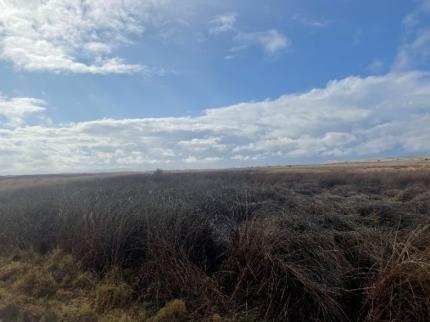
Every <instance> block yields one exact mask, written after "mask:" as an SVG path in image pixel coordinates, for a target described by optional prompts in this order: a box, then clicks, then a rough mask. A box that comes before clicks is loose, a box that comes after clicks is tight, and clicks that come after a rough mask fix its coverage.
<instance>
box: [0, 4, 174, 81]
mask: <svg viewBox="0 0 430 322" xmlns="http://www.w3.org/2000/svg"><path fill="white" fill-rule="evenodd" d="M165 2H166V1H153V0H90V1H82V0H31V1H30V0H3V1H0V58H1V59H2V60H5V61H9V62H11V63H13V64H14V65H15V66H16V67H18V68H21V69H24V70H28V71H51V72H72V73H91V74H110V73H135V72H139V71H142V70H144V71H147V70H148V68H147V67H145V66H143V65H140V64H129V63H126V62H124V61H123V59H121V58H120V57H115V56H113V55H112V52H113V51H114V50H115V49H116V48H117V47H119V46H123V45H127V44H129V43H130V39H131V38H130V37H132V36H133V35H139V34H141V33H142V32H143V31H144V25H145V22H146V21H148V20H149V17H150V15H151V12H152V11H151V10H153V9H155V8H157V7H160V6H162V5H164V3H165Z"/></svg>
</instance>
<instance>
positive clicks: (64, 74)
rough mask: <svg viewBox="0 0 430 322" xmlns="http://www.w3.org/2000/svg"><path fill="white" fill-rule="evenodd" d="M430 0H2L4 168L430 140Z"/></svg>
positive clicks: (342, 153) (383, 151) (247, 156)
mask: <svg viewBox="0 0 430 322" xmlns="http://www.w3.org/2000/svg"><path fill="white" fill-rule="evenodd" d="M429 17H430V1H428V0H399V1H392V0H376V1H370V0H365V1H363V0H360V1H359V0H332V1H324V0H312V1H311V0H307V1H303V0H302V1H299V0H283V1H281V0H278V1H276V0H271V1H258V2H257V1H254V2H252V3H250V1H244V0H237V1H234V0H232V1H212V0H206V1H204V0H194V1H192V0H184V1H180V2H178V1H173V0H123V1H119V0H104V1H102V0H86V1H81V0H68V1H66V0H46V1H41V0H31V1H28V0H27V1H24V0H2V1H0V143H1V146H0V166H1V169H3V170H2V171H1V172H2V173H4V174H12V173H18V174H19V173H39V172H74V171H95V170H113V169H115V170H117V169H124V170H126V169H127V170H128V169H129V170H149V169H154V168H157V167H160V168H166V169H175V168H215V167H232V166H249V165H271V164H290V163H309V162H327V161H333V160H353V159H364V158H373V157H384V156H386V157H388V156H412V155H423V154H428V153H429V152H430V143H429V142H430V129H429V128H430V76H429V74H428V72H429V67H430V64H429V62H430V19H429Z"/></svg>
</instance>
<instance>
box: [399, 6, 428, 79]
mask: <svg viewBox="0 0 430 322" xmlns="http://www.w3.org/2000/svg"><path fill="white" fill-rule="evenodd" d="M418 3H419V5H418V6H417V8H416V9H415V10H414V11H412V12H411V13H410V14H408V15H407V16H406V17H405V18H404V19H403V29H404V30H403V42H402V44H401V46H400V47H399V49H398V51H397V56H396V59H395V61H394V64H393V66H392V68H393V70H396V71H405V70H410V69H420V68H423V67H428V66H429V65H428V64H429V61H430V27H429V26H428V19H429V17H430V1H429V0H420V1H418Z"/></svg>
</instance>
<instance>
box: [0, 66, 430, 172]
mask: <svg viewBox="0 0 430 322" xmlns="http://www.w3.org/2000/svg"><path fill="white" fill-rule="evenodd" d="M1 102H2V103H0V107H1V109H0V111H2V112H0V113H1V115H2V116H3V117H6V119H7V120H9V121H6V122H9V125H8V126H3V125H2V126H0V169H2V170H1V171H2V173H3V174H5V173H28V172H58V171H91V170H96V169H97V170H109V169H155V168H158V167H159V168H165V169H167V168H189V167H191V168H194V167H197V168H198V167H208V166H210V167H218V166H239V165H253V164H256V163H257V162H258V164H261V165H264V164H282V163H284V164H288V163H292V162H304V161H326V160H333V159H357V158H365V157H374V156H381V155H390V154H393V155H394V154H395V155H408V154H424V153H430V126H429V124H430V74H429V73H420V72H408V73H390V74H387V75H383V76H372V77H367V78H361V77H348V78H345V79H342V80H338V81H332V82H329V83H328V84H327V86H325V87H324V88H319V89H313V90H311V91H308V92H305V93H300V94H290V95H285V96H282V97H279V98H278V99H275V100H265V101H260V102H245V103H240V104H236V105H233V106H228V107H221V108H213V109H208V110H206V111H205V112H204V113H203V115H201V116H196V117H171V118H143V119H123V120H113V119H101V120H94V121H90V122H78V123H70V124H62V125H51V126H46V125H43V124H41V125H38V126H36V125H30V124H29V123H27V122H25V119H26V118H27V117H28V116H29V114H30V113H39V114H40V113H42V114H47V112H48V111H45V112H43V111H44V109H45V105H44V103H43V101H39V100H35V99H29V98H9V99H7V98H2V99H1ZM5 111H7V112H5ZM30 116H31V115H30ZM11 124H14V125H13V126H11Z"/></svg>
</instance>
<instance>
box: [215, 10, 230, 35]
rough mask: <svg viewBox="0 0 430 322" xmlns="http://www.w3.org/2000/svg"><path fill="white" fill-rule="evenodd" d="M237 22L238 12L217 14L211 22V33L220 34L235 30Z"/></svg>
mask: <svg viewBox="0 0 430 322" xmlns="http://www.w3.org/2000/svg"><path fill="white" fill-rule="evenodd" d="M235 23H236V14H234V13H226V14H223V15H220V16H216V17H215V18H213V19H212V20H211V21H210V22H209V24H210V29H209V33H210V34H219V33H223V32H228V31H232V30H234V27H235Z"/></svg>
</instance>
